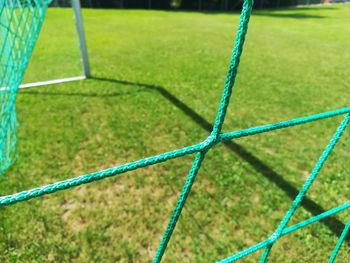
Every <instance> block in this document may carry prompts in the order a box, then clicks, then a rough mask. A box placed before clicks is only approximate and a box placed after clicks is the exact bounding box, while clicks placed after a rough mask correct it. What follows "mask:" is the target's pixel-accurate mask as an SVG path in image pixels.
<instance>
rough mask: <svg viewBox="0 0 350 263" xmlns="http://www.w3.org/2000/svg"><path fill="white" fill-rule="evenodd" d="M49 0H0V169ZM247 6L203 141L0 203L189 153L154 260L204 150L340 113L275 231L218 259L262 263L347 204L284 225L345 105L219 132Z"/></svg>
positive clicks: (248, 5) (348, 112)
mask: <svg viewBox="0 0 350 263" xmlns="http://www.w3.org/2000/svg"><path fill="white" fill-rule="evenodd" d="M49 2H50V0H46V1H45V0H42V1H40V0H37V1H34V0H31V1H29V0H28V1H23V0H22V1H19V0H17V1H14V0H0V3H1V6H0V7H1V10H0V19H1V20H0V22H1V25H0V29H1V31H0V32H1V33H0V37H1V38H0V48H1V50H0V51H1V53H0V65H1V67H0V77H1V83H0V84H1V86H2V87H3V88H1V93H0V100H1V101H0V103H1V115H0V118H1V127H0V128H1V134H0V135H1V138H0V140H1V142H0V143H1V147H0V151H1V155H0V158H1V168H2V169H4V168H6V167H8V165H9V164H10V163H11V160H12V159H11V158H12V155H13V154H14V147H15V142H16V138H15V128H16V115H15V106H14V102H15V98H16V93H17V91H18V87H19V84H20V82H21V79H22V77H23V74H24V71H25V68H26V66H27V64H28V61H29V58H30V55H31V53H32V49H33V46H34V43H35V41H36V39H37V36H38V33H39V30H40V27H41V23H42V20H43V17H44V15H45V11H46V8H47V5H48V4H49ZM252 7H253V0H244V5H243V9H242V13H241V17H240V22H239V26H238V31H237V35H236V40H235V45H234V49H233V52H232V56H231V60H230V64H229V70H228V73H227V78H226V82H225V86H224V90H223V93H222V98H221V102H220V105H219V108H218V112H217V117H216V119H215V122H214V125H213V130H212V132H211V134H210V135H209V136H208V138H206V139H205V140H204V141H202V142H200V143H197V144H194V145H190V146H187V147H184V148H181V149H177V150H173V151H170V152H166V153H162V154H159V155H155V156H151V157H147V158H144V159H141V160H138V161H134V162H130V163H126V164H123V165H119V166H116V167H111V168H108V169H105V170H102V171H97V172H94V173H89V174H85V175H81V176H78V177H74V178H71V179H67V180H64V181H60V182H55V183H52V184H48V185H44V186H40V187H38V188H34V189H29V190H25V191H22V192H19V193H15V194H11V195H6V196H1V197H0V207H3V206H8V205H13V204H15V203H18V202H23V201H26V200H30V199H32V198H37V197H40V196H43V195H47V194H52V193H54V192H57V191H62V190H64V189H69V188H72V187H75V186H78V185H82V184H87V183H90V182H93V181H97V180H101V179H104V178H107V177H111V176H116V175H120V174H123V173H126V172H129V171H133V170H136V169H140V168H142V167H146V166H150V165H155V164H158V163H162V162H166V161H168V160H171V159H175V158H178V157H181V156H185V155H189V154H195V158H194V161H193V164H192V167H191V169H190V170H189V172H188V175H187V178H186V181H185V183H184V186H183V189H182V191H181V193H180V195H179V198H178V201H177V203H176V205H175V208H174V211H173V213H172V215H171V217H170V220H169V223H168V226H167V227H166V230H165V232H164V235H163V237H162V239H161V242H160V244H159V247H158V250H157V253H156V255H155V257H154V259H153V262H154V263H159V262H161V260H162V258H163V255H164V253H165V251H166V248H167V246H168V243H169V241H170V238H171V237H172V235H173V231H174V229H175V227H176V224H177V222H178V220H179V217H180V215H181V212H182V209H183V208H184V206H185V203H186V200H187V197H188V196H189V194H190V192H191V187H192V185H193V183H194V182H195V179H196V177H197V174H198V172H199V169H200V167H201V164H202V162H203V161H204V159H205V156H206V153H207V152H208V151H209V150H211V148H213V147H214V146H215V145H216V144H219V143H222V142H223V141H226V140H234V139H237V138H241V137H246V136H252V135H254V134H260V133H265V132H270V131H273V130H277V129H283V128H287V127H291V126H295V125H300V124H304V123H307V122H311V121H317V120H321V119H325V118H329V117H334V116H339V115H345V116H344V119H343V121H342V122H341V123H340V124H339V126H338V128H337V129H336V131H335V132H334V135H333V136H332V138H331V139H330V141H329V143H328V145H327V146H326V147H325V149H324V151H323V152H322V154H321V156H320V158H319V159H318V161H317V162H316V164H315V166H314V168H313V170H312V171H311V173H310V175H309V177H308V179H307V180H306V181H305V183H304V185H303V186H302V187H301V189H300V192H299V193H298V195H297V196H296V198H295V199H294V201H293V202H292V204H291V206H290V208H289V210H288V211H286V214H285V216H284V217H283V218H282V220H281V222H280V224H279V225H278V226H277V227H276V230H275V231H274V232H273V233H272V234H271V235H270V236H269V237H268V238H266V239H265V240H263V241H261V242H260V243H257V244H255V245H252V246H250V247H248V248H246V249H244V250H241V251H239V252H237V253H235V254H234V255H232V256H229V257H227V258H224V259H222V260H221V261H220V262H221V263H228V262H234V261H237V260H239V259H241V258H244V257H246V256H247V255H250V254H252V253H254V252H257V251H259V250H263V253H262V256H261V258H260V262H262V263H264V262H266V261H267V258H268V256H269V254H270V251H271V249H272V247H273V246H274V244H275V243H276V242H278V240H279V239H280V238H282V237H283V236H285V235H287V234H290V233H292V232H294V231H296V230H298V229H301V228H303V227H306V226H308V225H310V224H313V223H315V222H318V221H320V220H322V219H324V218H326V217H329V216H332V215H334V214H336V213H339V212H340V211H343V210H345V209H349V208H350V202H347V203H345V204H343V205H341V206H338V207H335V208H333V209H330V210H328V211H326V212H324V213H322V214H319V215H316V216H314V217H311V218H309V219H306V220H304V221H302V222H299V223H297V224H295V225H291V226H289V222H290V220H291V219H292V217H293V215H294V213H295V211H296V209H297V208H298V207H299V205H300V204H301V202H302V200H303V198H304V196H305V195H306V193H307V192H308V190H309V189H310V187H311V186H312V184H313V182H314V181H315V179H316V178H317V175H318V174H319V172H320V171H321V169H322V167H323V165H324V164H325V162H326V161H327V159H328V157H329V155H330V154H331V153H332V150H333V149H334V147H335V146H336V144H337V143H338V141H339V140H340V138H341V136H342V134H343V133H344V131H345V129H346V127H347V126H348V124H349V123H350V107H346V108H342V109H337V110H333V111H329V112H325V113H319V114H315V115H312V116H306V117H301V118H296V119H292V120H288V121H282V122H278V123H273V124H266V125H262V126H257V127H251V128H247V129H244V130H237V131H232V132H227V133H223V132H222V126H223V124H224V120H225V116H226V112H227V107H228V105H229V102H230V97H231V95H232V92H233V88H234V83H235V79H236V75H237V70H238V67H239V62H240V57H241V54H242V52H243V46H244V41H245V36H246V34H247V31H248V23H249V18H250V15H251V11H252ZM349 231H350V220H349V221H348V222H347V223H346V224H345V225H344V228H343V231H342V233H341V235H340V236H339V239H338V241H337V243H336V245H335V247H334V250H333V251H332V253H331V256H330V258H329V261H328V262H330V263H332V262H334V260H335V259H336V257H337V254H338V252H339V250H340V248H341V245H342V243H343V242H344V239H345V237H346V235H347V234H348V232H349Z"/></svg>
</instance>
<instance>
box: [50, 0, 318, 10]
mask: <svg viewBox="0 0 350 263" xmlns="http://www.w3.org/2000/svg"><path fill="white" fill-rule="evenodd" d="M323 1H324V0H255V2H254V8H256V9H261V8H276V7H277V8H278V7H285V6H293V5H300V4H317V3H322V2H323ZM70 2H71V0H54V3H53V5H54V6H69V5H70ZM81 3H82V6H83V7H89V8H130V9H165V10H167V9H183V10H223V11H231V10H237V9H240V8H241V6H242V3H243V0H81Z"/></svg>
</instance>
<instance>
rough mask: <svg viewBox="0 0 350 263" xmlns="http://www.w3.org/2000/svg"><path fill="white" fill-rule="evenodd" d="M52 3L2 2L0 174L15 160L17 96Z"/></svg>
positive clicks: (29, 0)
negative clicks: (48, 7)
mask: <svg viewBox="0 0 350 263" xmlns="http://www.w3.org/2000/svg"><path fill="white" fill-rule="evenodd" d="M50 2H51V0H15V1H14V0H0V105H1V107H0V172H3V171H4V170H5V169H7V168H8V167H9V166H10V164H11V163H12V162H13V160H14V158H15V147H16V124H17V121H16V109H15V100H16V94H17V91H18V88H19V85H20V83H21V80H22V78H23V74H24V72H25V69H26V67H27V64H28V62H29V58H30V56H31V54H32V50H33V47H34V44H35V42H36V40H37V37H38V35H39V31H40V28H41V24H42V21H43V19H44V16H45V12H46V9H47V6H48V5H49V3H50Z"/></svg>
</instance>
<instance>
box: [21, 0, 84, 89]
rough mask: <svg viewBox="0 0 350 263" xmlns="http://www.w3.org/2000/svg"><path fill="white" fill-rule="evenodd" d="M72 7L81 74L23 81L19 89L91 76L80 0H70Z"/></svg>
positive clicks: (78, 79)
mask: <svg viewBox="0 0 350 263" xmlns="http://www.w3.org/2000/svg"><path fill="white" fill-rule="evenodd" d="M72 9H73V13H74V20H75V27H76V33H77V36H78V42H79V50H80V57H81V61H82V75H80V76H73V77H65V78H58V79H52V80H45V81H38V82H31V83H24V84H21V85H20V86H19V88H20V89H24V88H34V87H41V86H48V85H55V84H61V83H67V82H73V81H80V80H84V79H87V78H89V77H91V71H90V63H89V55H88V49H87V45H86V37H85V30H84V21H83V16H82V12H81V4H80V0H72Z"/></svg>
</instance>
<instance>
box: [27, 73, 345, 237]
mask: <svg viewBox="0 0 350 263" xmlns="http://www.w3.org/2000/svg"><path fill="white" fill-rule="evenodd" d="M91 79H93V80H97V81H104V82H110V83H116V84H122V85H128V86H134V87H141V88H144V89H145V90H139V91H134V92H124V93H110V94H98V93H90V94H87V93H63V92H62V93H60V92H38V91H33V90H28V91H22V92H21V93H22V94H28V95H29V94H32V95H53V96H82V97H111V96H122V95H127V94H133V93H137V92H145V91H147V90H149V91H155V92H157V93H159V94H160V95H162V96H163V97H164V98H165V99H166V100H168V101H169V102H170V103H172V104H173V105H175V106H176V107H177V108H178V109H179V110H181V111H182V112H183V113H184V114H186V115H187V116H188V117H190V118H191V119H192V120H193V121H194V122H196V123H197V124H198V125H199V126H200V127H202V128H203V129H204V130H206V131H207V132H208V133H210V132H211V131H212V128H213V125H212V124H211V123H209V122H208V121H207V120H206V119H205V118H203V117H202V116H201V115H199V114H198V113H197V112H195V111H194V110H193V109H192V108H190V107H189V106H188V105H186V104H185V103H183V102H182V101H181V100H179V99H178V98H177V97H176V96H174V95H173V94H171V93H170V92H169V91H168V90H166V89H165V88H164V87H162V86H157V85H151V84H145V83H137V82H130V81H123V80H116V79H109V78H100V77H92V78H91ZM223 144H224V145H225V147H226V148H228V149H229V150H231V151H232V152H233V153H235V154H236V155H238V156H239V157H240V158H242V159H243V160H245V161H246V162H247V163H249V164H250V165H251V166H252V167H253V168H254V169H255V170H256V171H257V172H258V173H260V174H261V175H263V176H264V177H265V178H266V179H267V180H269V181H270V182H271V183H273V184H275V185H276V186H277V187H278V188H280V189H281V190H283V191H284V192H285V193H286V195H287V196H288V197H289V198H290V199H291V200H294V199H295V197H296V196H297V195H298V193H299V189H298V188H296V187H295V186H293V185H292V184H291V183H289V182H288V181H287V180H286V179H284V178H283V176H282V175H281V174H278V173H277V172H275V171H274V170H273V169H272V168H271V167H270V166H268V165H267V164H265V163H264V162H263V161H262V160H261V159H259V157H257V156H255V155H254V154H253V153H251V152H249V151H247V150H246V149H245V148H244V147H243V146H241V145H239V144H238V143H236V142H233V141H224V142H223ZM301 205H302V206H303V207H304V209H306V210H307V211H309V212H310V213H311V214H312V215H314V216H316V215H319V214H321V213H324V212H326V210H325V209H324V208H323V207H322V206H320V205H319V204H317V203H316V202H315V201H313V200H312V199H310V198H308V197H304V199H303V201H302V203H301ZM319 222H321V223H323V224H324V225H325V226H327V227H328V229H329V230H331V231H332V233H333V234H334V235H336V236H337V237H340V235H341V232H342V230H343V229H344V227H345V225H344V223H343V222H341V221H340V220H338V219H337V218H335V217H327V218H325V219H323V220H321V221H319ZM210 239H212V238H210ZM346 241H347V242H348V243H350V237H349V236H348V237H347V238H346Z"/></svg>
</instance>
